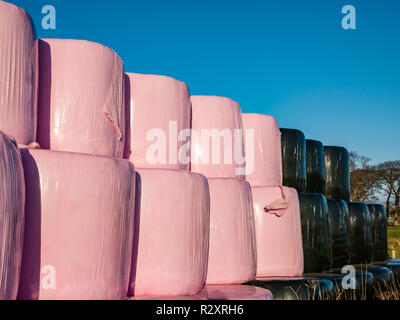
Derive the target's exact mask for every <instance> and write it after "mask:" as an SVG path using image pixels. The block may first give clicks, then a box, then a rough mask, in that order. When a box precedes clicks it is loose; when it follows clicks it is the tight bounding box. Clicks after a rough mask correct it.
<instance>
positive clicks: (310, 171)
mask: <svg viewBox="0 0 400 320" xmlns="http://www.w3.org/2000/svg"><path fill="white" fill-rule="evenodd" d="M306 163H307V165H306V168H307V183H306V185H307V187H306V192H308V193H322V194H325V184H326V170H325V158H324V145H323V144H322V142H320V141H316V140H306Z"/></svg>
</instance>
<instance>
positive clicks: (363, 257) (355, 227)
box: [348, 202, 372, 264]
mask: <svg viewBox="0 0 400 320" xmlns="http://www.w3.org/2000/svg"><path fill="white" fill-rule="evenodd" d="M348 207H349V213H350V251H351V263H352V264H358V263H360V264H365V263H368V262H371V261H372V241H371V215H370V213H369V210H368V206H367V205H366V204H365V203H362V202H349V203H348Z"/></svg>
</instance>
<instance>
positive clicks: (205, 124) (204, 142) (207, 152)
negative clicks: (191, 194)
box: [191, 96, 246, 180]
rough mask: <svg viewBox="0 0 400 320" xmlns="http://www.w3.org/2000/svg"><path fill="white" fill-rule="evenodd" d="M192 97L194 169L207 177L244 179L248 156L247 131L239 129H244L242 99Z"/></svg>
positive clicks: (192, 164)
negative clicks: (245, 132)
mask: <svg viewBox="0 0 400 320" xmlns="http://www.w3.org/2000/svg"><path fill="white" fill-rule="evenodd" d="M191 101H192V130H193V131H192V159H191V160H192V161H191V170H192V171H194V172H199V173H202V174H204V175H205V176H206V177H207V178H238V179H243V180H244V178H245V167H246V163H245V162H246V160H245V157H244V153H245V150H244V141H243V132H242V131H239V130H243V125H242V113H241V111H240V105H239V103H237V102H236V101H233V100H231V99H228V98H224V97H216V96H192V97H191ZM195 135H196V137H197V138H196V137H195ZM211 135H212V137H211ZM218 143H219V144H218ZM218 155H219V158H218Z"/></svg>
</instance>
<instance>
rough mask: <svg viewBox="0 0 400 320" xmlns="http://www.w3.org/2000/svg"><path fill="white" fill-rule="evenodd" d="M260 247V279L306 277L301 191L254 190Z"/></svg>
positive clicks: (256, 225)
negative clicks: (298, 193) (300, 204)
mask: <svg viewBox="0 0 400 320" xmlns="http://www.w3.org/2000/svg"><path fill="white" fill-rule="evenodd" d="M251 190H252V194H253V204H254V220H255V230H256V243H257V277H258V278H260V277H280V276H300V275H302V274H303V268H304V261H303V244H302V233H301V220H300V206H299V199H298V195H297V191H296V190H295V189H292V188H287V187H253V188H251Z"/></svg>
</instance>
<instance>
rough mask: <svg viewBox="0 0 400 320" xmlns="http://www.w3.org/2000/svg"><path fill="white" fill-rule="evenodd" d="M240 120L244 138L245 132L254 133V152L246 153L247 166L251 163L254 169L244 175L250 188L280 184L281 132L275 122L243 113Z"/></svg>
mask: <svg viewBox="0 0 400 320" xmlns="http://www.w3.org/2000/svg"><path fill="white" fill-rule="evenodd" d="M242 120H243V131H244V136H245V137H246V131H247V130H253V132H254V150H253V151H254V152H246V161H247V164H248V165H249V163H253V164H254V169H253V171H252V172H251V173H249V174H247V175H246V180H247V181H248V182H249V183H250V185H251V186H252V187H266V186H278V185H280V184H282V152H281V132H280V130H279V126H278V123H277V121H276V120H275V118H273V117H271V116H268V115H264V114H255V113H243V114H242ZM245 144H246V139H245ZM246 147H247V146H246ZM249 147H251V146H249ZM253 156H254V158H253V159H251V158H250V157H253Z"/></svg>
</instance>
